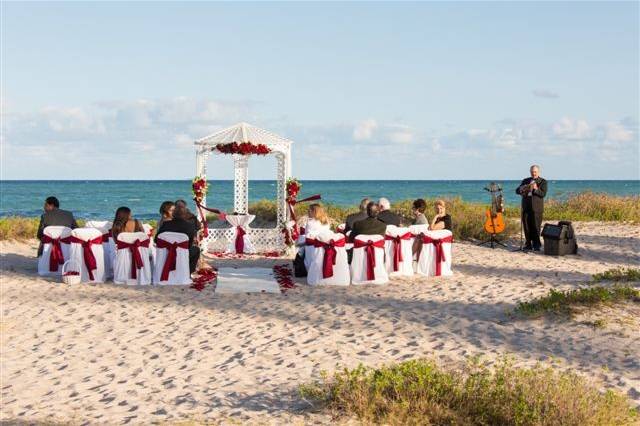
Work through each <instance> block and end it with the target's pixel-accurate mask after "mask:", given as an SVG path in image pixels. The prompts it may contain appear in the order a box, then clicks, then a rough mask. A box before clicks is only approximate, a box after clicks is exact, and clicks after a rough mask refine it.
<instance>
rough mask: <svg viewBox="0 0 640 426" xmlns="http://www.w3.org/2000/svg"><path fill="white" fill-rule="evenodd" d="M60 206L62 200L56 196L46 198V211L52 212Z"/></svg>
mask: <svg viewBox="0 0 640 426" xmlns="http://www.w3.org/2000/svg"><path fill="white" fill-rule="evenodd" d="M59 207H60V201H58V199H57V198H56V197H47V199H46V200H44V211H46V212H50V211H51V210H55V209H57V208H59Z"/></svg>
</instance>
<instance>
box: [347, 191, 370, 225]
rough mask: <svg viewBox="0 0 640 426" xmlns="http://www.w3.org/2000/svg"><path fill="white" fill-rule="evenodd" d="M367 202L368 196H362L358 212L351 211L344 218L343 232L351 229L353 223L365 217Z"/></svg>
mask: <svg viewBox="0 0 640 426" xmlns="http://www.w3.org/2000/svg"><path fill="white" fill-rule="evenodd" d="M367 204H369V199H368V198H363V199H362V201H360V211H359V212H358V213H352V214H350V215H349V216H347V218H346V219H345V220H344V223H345V225H344V232H345V233H347V232H349V231H351V230H352V229H353V224H354V223H356V222H358V221H360V220H364V219H366V218H367Z"/></svg>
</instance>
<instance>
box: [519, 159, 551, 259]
mask: <svg viewBox="0 0 640 426" xmlns="http://www.w3.org/2000/svg"><path fill="white" fill-rule="evenodd" d="M530 172H531V177H528V178H524V179H522V182H520V186H518V188H516V194H518V195H520V196H522V227H523V228H524V235H525V239H526V243H525V246H524V250H531V249H533V250H535V251H540V246H541V245H542V244H541V243H540V226H541V225H542V213H543V211H544V197H545V195H547V181H546V180H544V179H543V178H541V177H540V167H539V166H537V165H533V166H531V169H530Z"/></svg>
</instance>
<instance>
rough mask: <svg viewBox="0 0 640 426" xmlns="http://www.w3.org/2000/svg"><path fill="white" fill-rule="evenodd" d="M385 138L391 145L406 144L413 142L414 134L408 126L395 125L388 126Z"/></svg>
mask: <svg viewBox="0 0 640 426" xmlns="http://www.w3.org/2000/svg"><path fill="white" fill-rule="evenodd" d="M386 137H387V138H389V140H390V141H391V142H393V143H399V144H408V143H411V142H413V140H414V137H415V135H414V132H413V130H412V129H411V128H410V127H409V126H405V125H401V124H396V125H391V126H389V129H388V130H387V134H386Z"/></svg>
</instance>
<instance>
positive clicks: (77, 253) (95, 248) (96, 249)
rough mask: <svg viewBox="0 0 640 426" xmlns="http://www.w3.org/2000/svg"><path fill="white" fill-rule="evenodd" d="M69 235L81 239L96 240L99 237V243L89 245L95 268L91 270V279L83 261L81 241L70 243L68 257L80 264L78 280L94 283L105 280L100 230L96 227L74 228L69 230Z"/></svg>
mask: <svg viewBox="0 0 640 426" xmlns="http://www.w3.org/2000/svg"><path fill="white" fill-rule="evenodd" d="M71 236H72V237H75V238H78V239H79V240H82V241H89V240H96V239H100V243H98V244H92V245H91V252H92V253H93V256H94V257H95V258H96V269H94V270H93V271H92V272H93V279H91V277H90V276H89V271H88V269H87V265H86V264H85V262H84V249H83V248H82V244H81V243H74V242H72V243H71V248H70V251H69V259H71V260H73V261H75V262H76V263H77V264H78V265H80V281H81V282H83V283H85V282H94V283H103V282H104V280H105V271H104V265H105V262H104V249H103V247H102V232H100V231H99V230H98V229H96V228H76V229H74V230H73V231H71Z"/></svg>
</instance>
